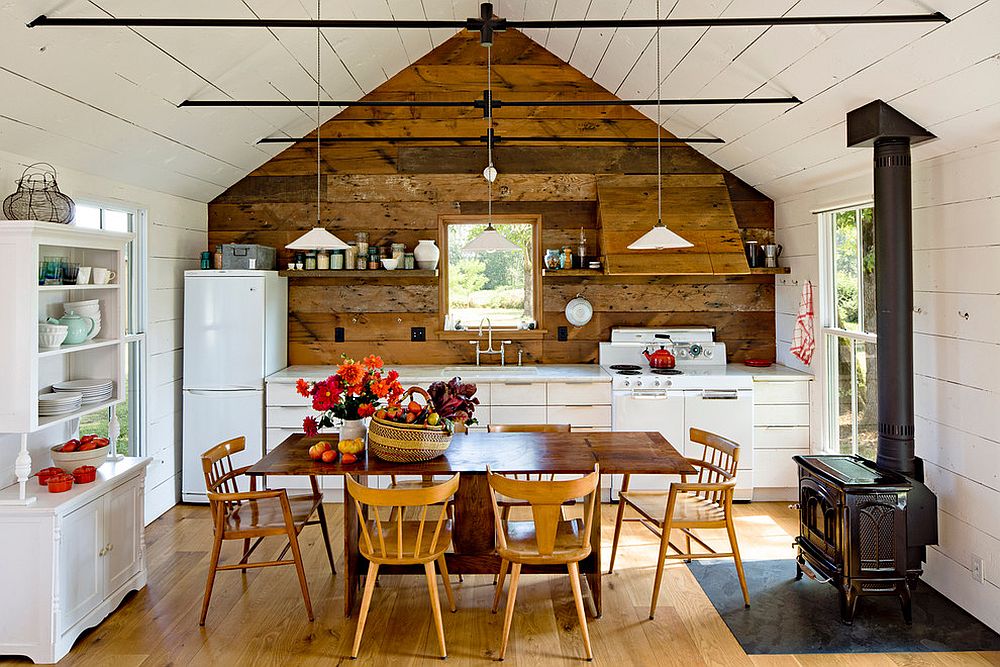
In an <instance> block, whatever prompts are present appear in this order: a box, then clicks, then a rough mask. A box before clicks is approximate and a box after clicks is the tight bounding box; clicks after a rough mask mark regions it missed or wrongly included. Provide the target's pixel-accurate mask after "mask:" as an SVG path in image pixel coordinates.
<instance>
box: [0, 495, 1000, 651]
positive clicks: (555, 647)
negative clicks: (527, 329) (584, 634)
mask: <svg viewBox="0 0 1000 667" xmlns="http://www.w3.org/2000/svg"><path fill="white" fill-rule="evenodd" d="M327 508H328V509H327V512H328V517H329V518H330V523H331V528H332V529H333V530H332V532H333V534H332V535H331V538H332V540H333V541H334V543H335V544H337V543H340V541H341V539H342V538H341V536H340V529H339V527H340V525H341V518H340V517H341V514H340V512H341V507H340V506H339V505H328V506H327ZM603 511H604V525H605V528H606V529H605V531H604V532H605V539H604V549H605V551H607V552H609V550H610V546H611V539H610V537H611V531H610V529H609V528H608V527H609V526H613V525H614V511H615V508H614V506H608V505H605V506H604V507H603ZM736 514H737V531H738V533H739V537H740V543H741V544H740V546H741V550H742V551H743V554H744V558H745V559H747V560H751V559H760V558H782V557H789V556H790V555H791V539H792V536H793V535H794V533H795V531H796V529H797V523H796V518H795V515H794V514H793V513H792V512H791V511H789V510H788V509H787V508H786V506H785V504H784V503H754V504H752V505H738V506H737V507H736ZM712 532H716V531H712ZM718 532H719V533H721V534H720V535H718V536H712V539H710V540H707V541H709V542H710V543H712V542H713V541H719V539H721V540H722V541H723V542H724V540H725V535H724V531H718ZM705 535H706V536H707V535H708V533H705ZM146 542H147V562H148V566H149V585H148V586H147V588H146V589H145V590H143V591H141V592H139V593H137V594H133V595H131V596H129V597H128V598H127V599H126V600H125V602H124V603H123V604H122V606H121V608H120V609H119V610H118V611H117V612H116V613H115V614H113V615H112V616H111V617H110V618H108V619H107V620H105V621H104V623H102V624H101V625H100V626H98V627H97V628H94V629H93V630H92V631H90V632H88V633H85V634H84V635H83V636H82V637H81V639H80V640H79V641H78V642H77V644H76V646H75V647H74V648H73V651H72V652H71V653H70V654H69V655H68V656H67V657H66V658H65V659H64V660H63V661H62V662H61V663H60V665H67V666H74V667H75V666H78V665H79V666H86V667H90V666H98V665H114V667H132V666H139V665H142V666H143V667H149V666H154V665H176V666H181V665H290V664H294V665H312V664H316V665H324V666H328V665H330V664H340V663H345V664H347V663H350V664H361V665H368V664H370V665H387V664H391V665H420V664H436V663H439V662H440V659H439V658H438V657H437V655H438V650H439V649H438V644H437V636H436V634H435V630H434V624H433V622H432V621H431V616H430V614H429V613H428V611H429V606H428V605H429V603H428V599H427V590H426V581H425V580H424V578H423V577H401V576H382V577H381V578H380V581H379V583H380V586H379V588H377V589H376V590H375V598H374V601H373V604H372V609H371V613H370V615H369V618H368V623H367V626H366V628H365V636H364V640H363V642H362V644H361V654H360V658H359V660H358V661H357V662H352V661H351V660H350V657H349V656H350V651H351V643H352V640H353V636H354V628H355V622H356V615H355V617H352V618H350V619H345V618H344V616H343V600H342V595H343V586H342V582H341V581H340V578H339V577H331V575H330V569H329V564H328V563H327V560H326V554H325V552H324V549H323V542H322V538H321V537H320V531H319V529H318V528H312V527H311V528H308V529H307V530H306V531H305V532H304V534H303V536H302V546H303V556H304V558H305V562H306V566H307V569H308V574H309V587H310V593H311V595H312V600H313V605H314V607H315V612H316V621H315V622H313V623H309V622H308V621H307V620H306V613H305V610H304V608H303V605H302V597H301V595H300V594H299V589H298V584H297V582H296V579H295V572H294V571H293V570H292V569H291V568H270V569H266V570H257V571H251V572H249V573H248V574H247V575H246V576H245V578H244V577H243V576H241V575H240V574H239V573H235V572H224V573H221V574H220V575H219V578H218V580H217V582H216V589H215V593H214V595H213V597H212V606H211V608H210V609H209V612H208V620H207V625H206V627H205V628H199V627H198V613H199V610H200V605H201V595H202V592H203V590H204V584H205V575H206V571H207V567H208V557H209V550H210V548H211V545H212V539H211V523H210V520H209V516H208V509H207V508H205V507H197V506H190V505H188V506H178V507H175V508H174V509H173V510H171V511H170V512H168V513H167V514H166V515H164V516H163V517H162V518H160V519H159V520H157V521H156V522H154V523H153V524H152V525H150V526H149V527H148V528H147V530H146ZM657 543H658V541H657V540H656V538H655V537H654V536H653V535H652V534H650V533H649V532H647V531H646V530H644V529H643V528H641V527H640V526H638V525H637V524H634V523H627V524H625V527H624V528H623V534H622V542H621V546H620V547H619V553H618V563H617V564H616V566H615V570H616V572H615V574H614V575H612V576H610V577H605V579H604V585H605V591H604V616H603V618H601V619H590V621H589V623H590V625H589V627H590V634H591V641H592V643H593V649H594V659H595V661H596V662H599V663H602V664H607V665H616V666H617V667H625V666H626V665H684V666H690V665H727V666H732V667H736V666H742V665H746V666H749V667H813V666H819V665H836V666H843V667H854V666H865V667H868V666H873V667H879V666H885V667H920V666H924V665H927V666H935V667H943V666H947V665H978V666H986V665H1000V653H950V654H946V653H905V654H904V653H896V654H878V655H803V656H787V655H781V656H771V655H756V656H747V655H746V654H745V653H744V652H743V650H742V649H741V648H740V645H739V644H738V643H737V642H736V640H735V639H734V638H733V636H732V634H730V632H729V630H728V628H727V627H726V625H725V623H723V621H722V619H721V618H720V617H719V615H718V614H717V613H716V612H715V609H714V608H713V607H712V605H711V603H710V602H709V601H708V598H706V597H705V595H704V593H703V592H702V590H701V588H700V587H699V586H698V584H697V583H696V582H695V580H694V577H693V576H692V575H691V574H690V573H689V572H688V570H687V568H686V567H685V566H684V565H683V564H681V563H669V564H668V565H667V567H666V572H665V574H664V582H663V588H662V591H661V594H660V601H659V607H658V609H657V615H656V620H655V621H648V620H647V618H646V617H647V614H648V611H649V595H650V593H651V590H652V579H653V571H654V565H655V560H656V549H657ZM282 546H283V544H282V543H281V542H280V541H279V540H277V539H275V540H274V541H273V542H272V543H271V544H267V543H266V542H265V544H263V545H261V547H260V549H258V554H255V555H257V556H258V557H260V558H263V557H265V556H268V557H271V556H275V555H277V553H278V551H280V549H281V548H282ZM238 548H239V545H235V544H233V545H226V547H225V548H224V551H223V558H229V559H232V558H233V556H234V555H235V553H236V551H237V549H238ZM339 567H340V563H338V568H339ZM453 583H454V585H455V595H456V597H457V602H458V612H457V613H455V614H449V613H445V618H444V625H445V636H446V639H447V642H448V654H449V658H448V662H449V663H451V664H461V665H465V664H480V665H481V664H488V663H487V661H489V660H493V659H494V658H495V655H496V651H497V649H498V647H499V642H500V631H501V628H502V622H503V616H502V614H497V615H494V614H491V613H490V605H491V602H492V596H493V587H492V585H491V583H492V578H491V577H488V576H467V577H466V578H465V581H464V583H458V582H457V577H453ZM831 593H832V592H831ZM582 661H583V644H582V642H581V640H580V634H579V627H578V624H577V618H576V610H575V607H574V604H573V596H572V594H571V592H570V587H569V582H568V581H567V578H566V576H565V575H561V576H541V575H525V576H524V578H523V580H522V582H521V586H520V588H519V590H518V595H517V614H516V616H515V618H514V626H513V628H512V630H511V639H510V646H509V648H508V650H507V659H506V660H505V664H508V665H539V664H546V665H549V664H551V665H562V664H578V663H580V662H582ZM0 662H2V664H11V663H17V662H26V661H17V660H5V661H0Z"/></svg>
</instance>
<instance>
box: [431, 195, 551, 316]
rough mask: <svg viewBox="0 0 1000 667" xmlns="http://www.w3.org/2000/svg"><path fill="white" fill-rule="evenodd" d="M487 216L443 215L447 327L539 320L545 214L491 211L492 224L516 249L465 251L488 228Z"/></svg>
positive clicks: (443, 294)
mask: <svg viewBox="0 0 1000 667" xmlns="http://www.w3.org/2000/svg"><path fill="white" fill-rule="evenodd" d="M486 224H487V220H486V218H485V217H484V216H468V215H445V216H441V219H440V226H439V231H440V234H439V238H440V239H441V261H440V264H439V265H440V267H441V273H442V278H441V295H440V296H441V318H442V322H441V324H442V328H443V329H444V330H459V329H473V328H476V327H478V326H479V323H480V322H481V321H482V320H483V318H489V320H490V323H491V324H492V325H493V327H494V328H499V329H521V328H526V327H528V326H529V325H532V326H534V325H537V324H538V322H539V321H540V320H541V290H540V287H541V266H540V262H539V254H538V248H539V246H540V236H541V219H540V218H539V217H538V216H513V215H495V216H493V226H494V228H495V229H496V230H497V231H498V232H499V233H500V234H502V235H503V236H504V237H506V238H507V239H508V240H510V241H512V242H514V244H516V245H517V247H518V249H517V250H501V251H491V252H466V251H464V250H463V248H465V246H466V244H468V243H469V241H471V240H472V239H474V238H476V237H477V236H478V235H479V234H481V233H482V232H483V230H484V229H486Z"/></svg>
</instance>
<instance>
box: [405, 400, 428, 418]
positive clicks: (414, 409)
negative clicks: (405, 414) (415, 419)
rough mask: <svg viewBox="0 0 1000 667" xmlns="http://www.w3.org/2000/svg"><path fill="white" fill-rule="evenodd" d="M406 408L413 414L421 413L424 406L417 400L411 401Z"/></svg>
mask: <svg viewBox="0 0 1000 667" xmlns="http://www.w3.org/2000/svg"><path fill="white" fill-rule="evenodd" d="M406 409H407V410H408V411H409V412H410V413H411V414H415V415H419V414H420V413H421V412H423V410H424V407H423V406H422V405H420V404H419V403H417V402H416V401H410V404H409V405H408V406H406Z"/></svg>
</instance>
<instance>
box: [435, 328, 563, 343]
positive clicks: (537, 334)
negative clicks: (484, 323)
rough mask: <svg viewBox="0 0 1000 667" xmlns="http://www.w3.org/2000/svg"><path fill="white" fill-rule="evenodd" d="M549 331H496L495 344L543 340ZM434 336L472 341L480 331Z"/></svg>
mask: <svg viewBox="0 0 1000 667" xmlns="http://www.w3.org/2000/svg"><path fill="white" fill-rule="evenodd" d="M547 333H548V331H547V330H546V329H494V330H493V340H494V342H496V341H500V340H541V339H542V338H544V337H545V334H547ZM434 334H435V335H436V336H437V337H438V338H439V339H440V340H464V341H470V340H473V339H475V338H478V337H479V329H478V328H476V329H465V330H462V331H454V330H451V329H449V330H447V331H446V330H443V329H442V330H439V331H435V332H434ZM483 338H484V339H485V338H486V330H485V329H484V330H483Z"/></svg>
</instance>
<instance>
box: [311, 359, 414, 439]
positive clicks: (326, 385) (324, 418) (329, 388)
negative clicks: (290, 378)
mask: <svg viewBox="0 0 1000 667" xmlns="http://www.w3.org/2000/svg"><path fill="white" fill-rule="evenodd" d="M383 366H384V364H383V362H382V358H381V357H378V356H375V355H369V356H367V357H365V358H364V359H363V360H362V361H361V362H360V363H358V362H356V361H354V360H353V359H344V363H342V364H341V365H340V366H339V367H338V368H337V373H336V375H331V376H330V377H328V378H327V379H325V380H320V381H319V382H309V381H307V380H303V379H301V378H300V379H299V380H298V382H296V383H295V388H296V390H297V391H298V392H299V394H301V395H302V396H305V397H306V398H312V406H313V409H314V410H316V411H317V412H319V413H320V415H319V417H318V418H317V417H306V418H305V419H304V420H303V421H302V430H304V431H305V433H306V435H309V436H312V435H316V433H317V431H318V430H319V429H321V428H326V427H330V426H333V424H334V422H333V420H334V418H339V419H364V418H365V417H371V416H372V415H374V414H375V412H376V410H378V408H379V406H381V405H384V404H388V403H394V402H398V401H399V397H400V396H401V395H402V394H403V387H402V385H400V384H399V373H397V372H396V371H388V372H387V373H386V374H385V375H384V376H383V374H382V367H383Z"/></svg>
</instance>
